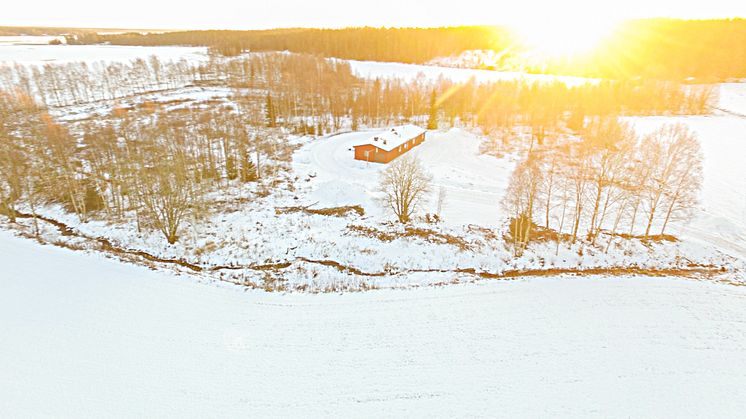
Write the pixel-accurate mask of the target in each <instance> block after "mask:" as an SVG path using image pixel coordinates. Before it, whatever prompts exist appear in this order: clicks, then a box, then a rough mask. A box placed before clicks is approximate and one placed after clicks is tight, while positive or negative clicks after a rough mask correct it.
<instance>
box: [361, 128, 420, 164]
mask: <svg viewBox="0 0 746 419" xmlns="http://www.w3.org/2000/svg"><path fill="white" fill-rule="evenodd" d="M424 141H425V133H424V132H423V133H422V134H420V135H418V136H417V137H415V138H413V139H411V140H409V141H407V142H406V143H404V144H402V145H400V146H399V147H397V148H395V149H393V150H391V151H385V150H382V149H380V148H378V147H376V146H374V145H371V144H365V145H360V146H355V147H354V149H355V160H362V161H369V162H373V163H388V162H390V161H392V160H394V159H395V158H397V157H399V156H401V155H402V154H404V153H406V152H407V151H409V150H411V149H412V148H414V147H416V146H418V145H420V144H422V143H423V142H424ZM366 153H367V154H366Z"/></svg>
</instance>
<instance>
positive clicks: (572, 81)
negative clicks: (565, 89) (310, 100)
mask: <svg viewBox="0 0 746 419" xmlns="http://www.w3.org/2000/svg"><path fill="white" fill-rule="evenodd" d="M347 61H348V62H349V63H350V65H351V67H352V71H353V72H355V73H356V74H358V75H359V76H361V77H369V78H378V77H380V78H400V79H405V80H412V79H415V78H418V77H424V78H425V79H429V80H437V79H439V78H444V79H450V80H452V81H454V82H465V81H468V80H470V79H474V80H476V81H478V82H492V81H500V80H516V79H520V80H526V81H529V82H553V81H561V82H563V83H565V84H567V85H568V86H575V85H580V84H585V83H588V82H589V80H592V79H587V78H583V77H571V76H553V75H546V74H528V73H520V72H515V71H491V70H474V69H468V68H456V67H439V66H434V65H418V64H401V63H383V62H376V61H354V60H347Z"/></svg>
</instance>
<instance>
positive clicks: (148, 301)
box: [0, 231, 746, 418]
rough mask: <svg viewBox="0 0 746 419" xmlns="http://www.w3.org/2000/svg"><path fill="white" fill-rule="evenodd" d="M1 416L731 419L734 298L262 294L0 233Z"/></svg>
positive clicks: (534, 289) (548, 287)
mask: <svg viewBox="0 0 746 419" xmlns="http://www.w3.org/2000/svg"><path fill="white" fill-rule="evenodd" d="M0 264H2V266H4V267H5V268H4V273H3V278H2V280H0V318H2V319H3V321H2V322H0V335H2V336H3V345H2V350H0V371H2V374H0V416H2V417H76V418H82V417H132V416H139V417H142V416H148V417H246V416H254V417H257V416H264V417H267V416H272V417H278V416H296V417H297V416H303V417H309V416H311V417H319V416H323V417H329V416H346V417H349V416H350V415H353V416H410V417H413V416H414V417H426V416H462V417H463V416H502V417H516V416H520V417H610V418H616V417H620V418H627V417H720V418H727V417H732V418H737V417H742V414H743V412H744V411H746V397H745V396H746V358H744V357H743V348H744V347H745V346H746V327H744V325H745V324H746V288H745V287H734V286H727V285H717V284H711V283H707V282H695V281H687V280H675V279H652V278H644V277H637V278H618V279H608V278H597V277H594V278H586V279H573V278H569V277H565V278H546V279H543V280H517V281H510V282H508V281H494V282H484V283H481V284H470V285H459V286H448V287H441V288H424V289H418V290H408V291H392V290H388V291H375V292H369V293H360V294H344V295H335V294H322V295H307V294H291V295H283V294H268V293H263V292H253V291H252V292H244V291H243V290H242V289H239V288H237V287H236V288H234V287H227V286H219V285H216V284H201V283H198V282H195V281H194V280H193V279H192V278H191V277H177V276H172V275H169V274H167V273H164V272H154V271H150V270H147V269H145V268H141V267H137V266H133V265H126V264H121V263H119V262H115V261H111V260H107V259H103V258H101V257H100V256H97V255H90V254H83V253H80V252H72V251H69V250H65V249H59V248H54V247H49V246H39V245H38V244H36V243H34V242H32V241H30V240H26V239H19V238H16V237H13V236H12V235H11V234H10V233H8V232H7V231H0Z"/></svg>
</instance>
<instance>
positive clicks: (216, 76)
mask: <svg viewBox="0 0 746 419" xmlns="http://www.w3.org/2000/svg"><path fill="white" fill-rule="evenodd" d="M191 85H196V86H204V85H220V86H228V87H232V88H234V89H235V91H236V93H237V94H239V95H246V94H256V92H258V91H261V94H262V95H264V96H266V98H265V101H266V102H267V103H268V104H269V105H270V106H267V108H268V109H269V110H270V111H271V113H272V115H271V116H272V118H271V119H272V120H273V121H275V122H279V123H280V124H282V125H283V126H285V127H288V128H290V129H292V130H294V131H295V132H300V133H309V134H323V133H327V132H330V131H336V130H339V129H341V128H342V127H343V126H344V124H345V123H347V121H351V125H352V128H353V129H356V128H357V127H358V126H361V125H367V126H380V125H385V124H392V123H402V122H407V121H413V122H419V123H423V124H424V122H425V119H426V118H427V119H428V122H429V123H430V124H434V123H435V122H436V121H438V120H441V121H445V123H447V124H449V125H455V124H461V125H465V126H479V127H481V128H483V129H484V131H485V132H488V133H497V134H501V133H502V134H505V131H506V130H507V131H509V130H510V128H511V127H513V126H515V125H524V126H530V127H532V129H533V130H534V131H535V133H536V137H537V139H538V140H539V141H540V142H541V141H543V138H544V137H545V136H546V135H549V134H551V132H552V131H553V130H554V128H555V127H557V126H561V125H568V126H570V127H571V128H573V129H577V128H579V127H580V125H582V121H583V120H584V118H585V117H593V116H601V115H608V114H622V115H639V114H643V115H651V114H703V113H707V112H709V109H710V108H709V107H710V102H711V101H712V99H713V98H714V93H715V91H714V89H713V88H712V87H711V86H710V87H708V86H690V85H681V84H677V83H672V82H661V81H598V82H594V81H589V82H588V83H584V84H579V85H574V86H568V85H567V84H565V83H563V82H561V81H554V82H529V81H524V80H507V81H495V82H480V81H477V80H474V79H472V80H468V81H465V82H454V81H451V80H449V79H439V80H431V79H427V78H425V77H424V76H422V77H418V78H415V79H408V80H403V79H368V78H361V77H358V76H357V75H355V74H354V73H353V72H352V69H351V67H350V65H349V64H348V63H347V62H345V61H340V60H328V59H323V58H318V57H313V56H309V55H299V54H281V53H266V54H251V55H248V56H242V57H240V58H236V59H212V60H209V61H207V62H202V63H188V62H186V61H183V60H182V61H177V62H163V61H161V60H159V59H157V58H155V57H151V58H150V59H148V60H142V59H138V60H134V61H132V62H131V63H128V64H126V63H108V64H105V63H94V64H85V63H69V64H60V65H54V64H48V65H44V66H41V67H38V66H31V67H27V66H20V65H18V66H5V67H0V90H5V91H20V92H22V93H23V94H25V95H27V96H30V97H35V98H36V99H37V100H38V101H39V102H40V103H42V104H43V105H45V106H53V107H58V106H67V105H71V104H81V103H90V102H93V101H98V100H113V99H114V100H116V99H122V100H126V99H128V98H129V97H131V96H132V95H137V94H142V93H146V92H151V91H156V90H164V89H174V88H178V87H184V86H191ZM579 121H580V123H579ZM432 126H435V125H431V127H432Z"/></svg>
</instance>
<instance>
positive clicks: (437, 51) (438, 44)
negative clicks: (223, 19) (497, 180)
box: [68, 26, 515, 63]
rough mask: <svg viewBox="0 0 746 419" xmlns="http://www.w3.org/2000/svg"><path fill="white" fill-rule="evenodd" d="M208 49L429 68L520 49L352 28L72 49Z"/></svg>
mask: <svg viewBox="0 0 746 419" xmlns="http://www.w3.org/2000/svg"><path fill="white" fill-rule="evenodd" d="M101 42H108V43H111V44H112V45H148V46H161V45H192V46H207V47H210V48H211V49H213V50H214V51H216V52H219V53H221V54H223V55H237V54H240V53H241V52H243V51H252V52H266V51H290V52H296V53H303V54H314V55H320V56H324V57H336V58H344V59H353V60H371V61H391V62H402V63H423V62H426V61H428V60H430V59H432V58H434V57H442V56H449V55H453V54H458V53H460V52H462V51H465V50H471V49H494V50H504V49H506V48H508V47H510V45H512V44H515V41H514V39H513V37H512V36H511V34H510V32H509V31H508V30H507V29H501V28H494V27H487V26H468V27H448V28H389V29H383V28H369V27H365V28H347V29H304V28H298V29H271V30H249V31H235V30H205V31H180V32H165V33H124V34H116V35H97V34H94V33H87V34H75V35H73V36H69V37H68V43H70V44H94V43H101Z"/></svg>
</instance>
